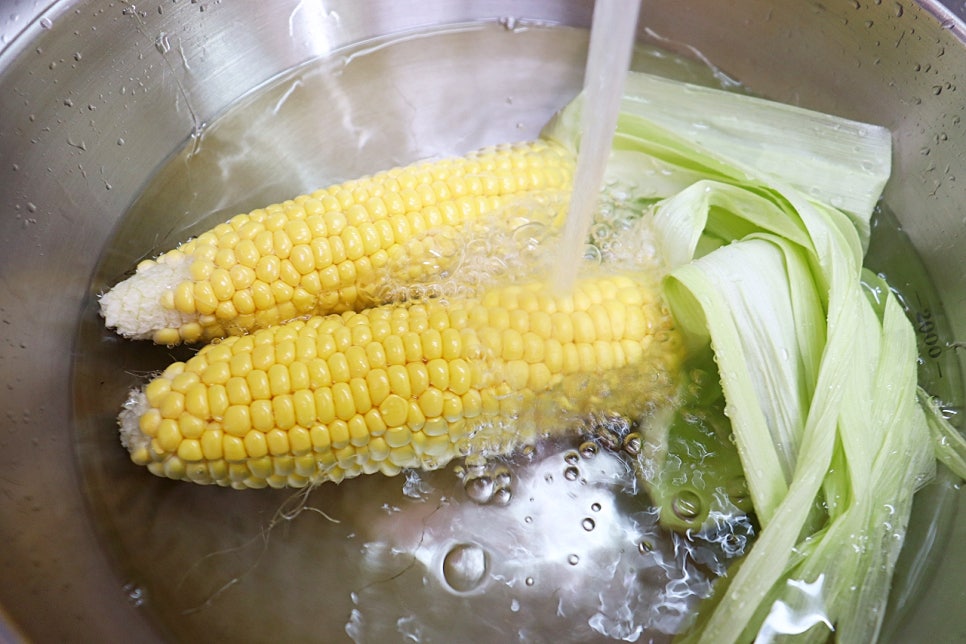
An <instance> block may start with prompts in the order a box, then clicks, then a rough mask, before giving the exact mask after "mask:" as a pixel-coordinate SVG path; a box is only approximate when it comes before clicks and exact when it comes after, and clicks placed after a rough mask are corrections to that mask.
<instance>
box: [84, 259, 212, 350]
mask: <svg viewBox="0 0 966 644" xmlns="http://www.w3.org/2000/svg"><path fill="white" fill-rule="evenodd" d="M166 259H168V260H169V261H163V262H161V261H159V262H145V263H143V264H142V265H141V266H139V267H138V269H137V271H136V272H135V273H134V275H132V276H131V277H129V278H127V279H126V280H124V281H123V282H119V283H118V284H116V285H115V286H114V288H112V289H111V290H109V291H107V292H106V293H104V294H103V295H101V297H100V308H101V317H103V318H104V323H105V324H106V325H107V326H108V328H111V329H114V330H115V331H117V332H118V333H119V334H120V335H122V336H124V337H126V338H129V339H132V340H154V341H155V342H157V343H158V344H167V345H172V344H178V343H180V342H181V337H180V334H179V333H178V332H177V330H178V329H180V328H183V327H185V326H188V325H190V324H191V323H193V322H196V321H197V317H198V316H197V315H196V314H195V315H192V314H190V313H183V312H181V311H179V310H177V309H175V308H166V307H164V306H163V305H162V303H161V302H162V298H163V297H164V295H165V293H169V292H171V291H172V290H173V289H174V288H175V287H176V286H177V285H178V284H179V283H181V282H183V281H185V280H187V279H190V277H191V275H190V264H191V261H190V258H189V257H187V256H184V255H173V256H172V257H170V258H166ZM166 331H170V332H171V333H168V334H167V335H169V336H171V337H166V333H165V332H166Z"/></svg>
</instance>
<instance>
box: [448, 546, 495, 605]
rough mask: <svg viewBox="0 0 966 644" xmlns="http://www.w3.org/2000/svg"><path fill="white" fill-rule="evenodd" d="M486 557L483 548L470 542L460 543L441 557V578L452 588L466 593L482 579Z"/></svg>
mask: <svg viewBox="0 0 966 644" xmlns="http://www.w3.org/2000/svg"><path fill="white" fill-rule="evenodd" d="M488 564H489V562H488V557H487V554H486V551H485V550H483V548H481V547H479V546H477V545H475V544H472V543H461V544H458V545H456V546H453V548H452V549H451V550H450V551H449V552H448V553H446V556H445V557H444V558H443V579H445V580H446V583H447V584H449V587H450V588H452V589H453V590H455V591H457V592H460V593H466V592H469V591H471V590H473V589H474V588H476V587H477V586H479V585H480V583H481V582H482V581H483V578H484V577H485V576H486V570H487V566H488Z"/></svg>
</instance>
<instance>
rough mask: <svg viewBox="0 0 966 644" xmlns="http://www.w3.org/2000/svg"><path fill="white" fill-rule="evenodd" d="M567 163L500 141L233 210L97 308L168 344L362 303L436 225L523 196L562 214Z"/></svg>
mask: <svg viewBox="0 0 966 644" xmlns="http://www.w3.org/2000/svg"><path fill="white" fill-rule="evenodd" d="M573 163H574V161H573V158H572V155H571V154H570V153H569V152H567V151H566V150H565V149H564V148H563V147H562V146H559V145H557V144H555V143H551V142H546V141H533V142H529V143H522V144H513V145H501V146H496V147H491V148H486V149H483V150H480V151H478V152H475V153H473V154H470V155H469V156H467V157H464V158H460V159H445V160H441V161H432V162H423V163H418V164H415V165H412V166H408V167H405V168H395V169H392V170H388V171H385V172H381V173H378V174H375V175H373V176H370V177H363V178H361V179H357V180H353V181H349V182H346V183H343V184H340V185H336V186H332V187H329V188H327V189H324V190H319V191H317V192H314V193H312V194H309V195H302V196H299V197H296V198H295V199H293V200H291V201H286V202H284V203H281V204H275V205H271V206H268V207H266V208H263V209H259V210H255V211H252V212H250V213H248V214H241V215H237V216H235V217H233V218H232V219H231V220H229V221H228V222H227V223H223V224H220V225H218V226H216V227H215V228H213V229H212V230H210V231H208V232H205V233H202V234H201V235H199V236H198V237H196V238H194V239H192V240H190V241H188V242H186V243H184V244H182V245H181V246H179V247H178V248H176V249H174V250H171V251H169V252H167V253H164V254H162V255H161V256H159V257H158V258H157V259H155V260H146V261H144V262H141V264H140V265H139V266H138V267H137V271H136V273H135V274H134V275H133V276H132V277H130V278H128V279H127V280H125V281H123V282H121V283H120V284H118V285H116V286H115V287H114V288H113V289H111V290H110V291H108V292H107V293H105V294H104V295H103V296H102V297H101V300H100V305H101V314H102V316H103V317H104V318H105V322H106V324H107V326H108V327H111V328H115V329H116V330H117V332H118V333H120V334H121V335H123V336H125V337H129V338H135V339H152V340H154V342H156V343H158V344H165V345H174V344H180V343H181V342H197V341H204V340H211V339H213V338H220V337H225V336H227V335H240V334H242V333H246V332H250V331H253V330H255V329H261V328H267V327H269V326H272V325H276V324H280V323H283V322H286V321H288V320H292V319H295V318H298V317H301V316H306V315H310V314H326V313H332V312H341V311H346V310H361V309H363V308H365V307H368V306H371V305H373V304H377V303H382V302H380V301H379V291H380V276H381V275H382V274H383V272H388V271H384V269H385V268H386V267H387V265H388V264H389V263H390V262H392V261H393V259H394V258H396V259H400V258H402V259H403V260H404V261H405V263H408V264H409V267H408V269H409V270H410V271H411V272H412V273H413V274H410V275H408V276H407V277H409V278H418V277H421V276H420V275H419V272H420V270H423V268H422V267H423V264H424V262H423V259H424V258H426V257H428V256H430V255H431V254H432V252H433V251H434V247H435V246H436V243H435V241H434V240H433V239H432V234H431V233H432V232H433V231H437V230H440V229H444V228H447V227H449V228H450V229H457V230H458V229H459V228H460V227H461V226H464V225H466V224H467V223H468V222H472V221H475V220H479V219H480V218H481V217H484V216H485V215H487V214H488V213H500V211H501V209H504V208H507V207H509V206H511V205H512V204H513V203H519V202H520V201H519V200H521V199H523V200H524V201H527V200H528V198H529V202H528V203H527V207H526V210H527V217H528V218H531V219H535V220H538V221H542V222H543V223H555V222H557V221H559V220H560V219H561V217H562V215H563V214H564V213H565V211H566V207H567V203H566V202H567V200H568V199H569V189H570V183H571V177H572V169H573ZM537 204H541V205H542V206H544V207H534V206H536V205H537ZM501 214H506V213H501ZM396 263H397V264H401V263H404V262H403V261H397V262H396ZM430 264H431V263H430Z"/></svg>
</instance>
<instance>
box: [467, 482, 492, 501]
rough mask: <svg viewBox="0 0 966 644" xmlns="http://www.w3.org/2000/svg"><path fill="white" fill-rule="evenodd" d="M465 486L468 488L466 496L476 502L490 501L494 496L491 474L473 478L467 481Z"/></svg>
mask: <svg viewBox="0 0 966 644" xmlns="http://www.w3.org/2000/svg"><path fill="white" fill-rule="evenodd" d="M464 488H465V489H466V496H468V497H470V500H472V501H474V502H476V503H489V501H490V499H492V498H493V491H494V486H493V479H492V478H490V477H489V476H478V477H476V478H471V479H469V480H468V481H467V482H466V485H465V486H464Z"/></svg>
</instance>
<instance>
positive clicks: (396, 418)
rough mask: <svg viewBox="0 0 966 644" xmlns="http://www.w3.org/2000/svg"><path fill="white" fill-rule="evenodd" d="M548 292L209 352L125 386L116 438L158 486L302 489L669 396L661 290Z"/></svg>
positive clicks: (332, 324)
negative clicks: (601, 408)
mask: <svg viewBox="0 0 966 644" xmlns="http://www.w3.org/2000/svg"><path fill="white" fill-rule="evenodd" d="M547 292H548V289H547V288H546V285H545V284H543V283H540V282H532V283H527V284H524V285H515V286H509V287H501V288H497V289H491V290H489V291H487V292H486V293H485V294H484V295H482V296H481V297H479V298H467V299H465V300H457V301H450V302H447V303H443V302H441V301H439V300H427V301H424V302H416V303H406V304H392V305H384V306H380V307H375V308H370V309H366V310H363V311H361V312H358V313H355V312H345V313H343V314H332V315H328V316H315V317H311V318H309V319H307V320H296V321H294V322H290V323H288V324H286V325H281V326H276V327H272V328H268V329H264V330H259V331H257V332H255V333H253V334H251V335H247V336H240V337H239V336H235V337H230V338H227V339H225V340H223V341H221V342H217V343H214V344H210V345H208V346H206V347H204V348H202V349H201V350H200V351H199V352H198V353H197V354H196V355H195V356H193V357H192V358H190V359H189V360H187V361H186V362H176V363H174V364H172V365H171V366H169V367H168V368H167V369H166V370H165V371H164V372H163V373H162V374H161V375H160V376H159V377H157V378H156V379H154V380H153V381H151V382H150V383H148V384H147V385H146V386H145V387H143V388H141V389H135V390H134V391H132V393H131V396H130V398H129V400H128V402H127V403H126V404H125V408H124V410H123V411H122V412H121V414H120V416H119V420H118V422H119V424H120V427H121V440H122V443H123V444H124V446H125V447H126V448H127V449H128V451H129V452H130V454H131V458H132V460H133V461H134V462H135V463H138V464H141V465H146V466H147V467H148V469H149V470H150V471H151V472H153V473H154V474H156V475H159V476H166V477H169V478H173V479H181V480H189V481H194V482H196V483H204V484H218V485H223V486H228V485H230V486H232V487H235V488H246V487H252V488H257V487H265V486H271V487H283V486H292V487H302V486H306V485H310V484H316V483H321V482H323V481H336V482H338V481H341V480H343V479H344V478H348V477H354V476H357V475H359V474H362V473H373V472H382V473H384V474H388V475H394V474H397V473H399V472H400V471H401V469H403V468H415V467H423V468H427V469H432V468H435V467H441V466H443V465H445V464H446V463H447V462H448V461H449V460H451V459H452V458H454V457H456V456H458V455H461V454H462V455H466V454H468V453H486V454H494V453H506V452H508V451H510V450H512V449H513V448H514V447H516V446H518V445H520V444H521V443H529V442H533V441H535V440H536V439H537V438H539V437H540V436H539V435H538V434H539V433H540V431H548V430H547V429H546V428H547V427H558V426H560V423H558V422H557V421H559V420H560V414H561V413H565V411H564V412H562V411H560V410H570V412H572V413H579V412H580V411H581V405H592V404H594V403H595V400H593V397H594V396H600V397H606V399H607V402H606V404H607V405H609V406H611V407H613V406H615V405H624V406H630V405H637V406H638V407H637V408H638V409H639V408H640V406H642V405H645V404H647V403H649V402H650V403H653V402H654V401H655V400H657V399H661V398H667V397H668V396H669V395H671V394H670V392H671V384H670V381H669V378H668V374H669V373H670V371H671V370H672V369H673V368H674V366H675V364H676V363H677V361H678V360H679V357H678V353H679V348H678V347H679V346H680V343H679V342H677V339H676V335H675V334H674V331H673V328H672V323H671V320H670V317H669V315H668V314H667V313H666V311H665V310H664V308H663V306H662V304H661V302H660V301H659V298H657V297H656V296H655V295H654V293H655V292H656V289H654V288H652V287H650V286H648V285H646V284H644V283H642V282H640V281H638V280H637V279H632V278H631V277H629V276H600V277H593V278H584V279H582V280H580V281H579V282H578V284H577V287H576V289H575V290H574V291H573V293H572V294H570V295H566V296H551V295H548V294H547ZM631 379H632V380H633V381H634V382H637V383H641V386H639V387H631V386H629V384H628V383H629V382H631V381H632V380H631ZM540 401H544V402H545V403H546V404H543V405H541V404H540ZM596 404H598V405H599V404H600V400H599V399H598V400H596ZM541 413H543V414H545V416H544V417H541V416H540V414H541ZM554 414H556V415H557V416H556V417H555V418H554V417H553V416H554ZM538 426H541V427H543V429H542V430H538V429H537V427H538Z"/></svg>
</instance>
